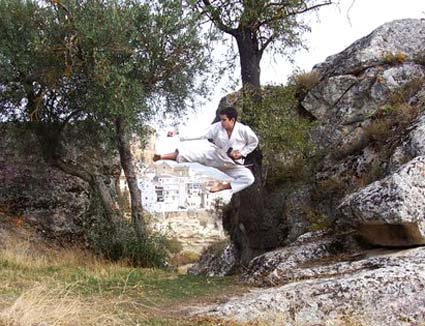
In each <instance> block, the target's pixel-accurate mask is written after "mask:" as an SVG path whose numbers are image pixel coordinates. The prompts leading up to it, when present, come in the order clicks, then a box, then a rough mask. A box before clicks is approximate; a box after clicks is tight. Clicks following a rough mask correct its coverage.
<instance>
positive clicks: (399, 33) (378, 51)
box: [314, 19, 425, 76]
mask: <svg viewBox="0 0 425 326" xmlns="http://www.w3.org/2000/svg"><path fill="white" fill-rule="evenodd" d="M424 44H425V21H424V20H422V19H402V20H396V21H392V22H389V23H386V24H384V25H382V26H381V27H379V28H377V29H376V30H374V31H373V32H372V33H371V34H369V35H367V36H365V37H363V38H361V39H359V40H358V41H356V42H354V43H353V44H352V45H351V46H349V47H348V48H347V49H345V50H344V51H342V52H340V53H338V54H336V55H333V56H330V57H328V58H327V59H326V61H325V62H323V63H321V64H318V65H316V66H315V67H314V69H317V70H319V71H320V72H321V73H322V74H324V75H327V76H332V75H346V74H353V75H356V74H358V73H359V72H362V71H364V70H366V69H367V68H369V67H372V66H376V65H380V64H382V62H384V61H386V56H387V55H388V54H404V55H406V58H407V60H409V61H410V60H412V61H413V60H414V59H415V58H417V59H422V57H423V50H424Z"/></svg>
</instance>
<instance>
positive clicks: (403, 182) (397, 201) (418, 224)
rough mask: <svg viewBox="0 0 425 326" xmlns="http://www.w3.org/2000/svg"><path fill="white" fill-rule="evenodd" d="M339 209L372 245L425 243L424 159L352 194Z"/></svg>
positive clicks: (413, 162)
mask: <svg viewBox="0 0 425 326" xmlns="http://www.w3.org/2000/svg"><path fill="white" fill-rule="evenodd" d="M340 210H341V212H342V214H343V215H344V217H345V219H346V222H348V223H351V224H352V225H354V226H356V227H358V228H359V230H360V232H361V233H362V234H363V235H364V236H365V237H366V238H367V239H368V240H369V241H370V242H371V243H374V244H378V245H385V246H409V245H418V244H425V219H424V212H425V156H418V157H416V158H415V159H413V160H412V161H410V162H409V163H407V164H405V165H403V166H402V167H401V168H400V169H399V170H398V171H397V172H395V173H394V174H392V175H390V176H388V177H386V178H384V179H383V180H379V181H376V182H374V183H372V184H370V185H369V186H367V187H366V188H364V189H362V190H361V191H359V192H356V193H353V194H351V195H349V196H348V197H347V198H345V199H344V201H343V202H342V203H341V205H340Z"/></svg>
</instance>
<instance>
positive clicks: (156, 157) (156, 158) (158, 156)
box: [152, 154, 161, 162]
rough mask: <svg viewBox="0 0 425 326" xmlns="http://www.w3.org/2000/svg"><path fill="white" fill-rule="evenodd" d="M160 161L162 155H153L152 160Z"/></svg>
mask: <svg viewBox="0 0 425 326" xmlns="http://www.w3.org/2000/svg"><path fill="white" fill-rule="evenodd" d="M160 159H161V155H159V154H154V155H153V158H152V160H153V161H154V162H156V161H159V160H160Z"/></svg>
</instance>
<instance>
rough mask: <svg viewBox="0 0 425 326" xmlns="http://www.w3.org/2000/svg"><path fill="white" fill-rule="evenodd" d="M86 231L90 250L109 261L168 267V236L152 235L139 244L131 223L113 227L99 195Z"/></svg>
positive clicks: (94, 201) (151, 233)
mask: <svg viewBox="0 0 425 326" xmlns="http://www.w3.org/2000/svg"><path fill="white" fill-rule="evenodd" d="M85 229H86V230H85V234H86V239H87V243H88V246H89V248H90V249H91V250H93V251H94V253H95V254H97V255H100V256H102V257H104V258H106V259H109V260H112V261H124V262H127V263H128V264H131V265H133V266H140V267H165V266H167V265H168V252H169V251H168V243H169V242H168V241H167V239H166V237H165V236H163V235H161V234H159V233H155V232H153V231H149V232H148V233H147V234H146V237H145V238H144V239H142V240H139V239H138V237H137V235H136V232H135V230H134V227H133V225H132V224H131V223H130V221H129V220H126V219H123V220H121V221H120V222H119V224H118V225H111V224H110V223H109V221H108V220H107V219H106V218H105V216H104V214H103V209H102V207H101V205H100V202H99V200H98V198H97V196H96V195H95V196H93V198H92V202H91V222H90V223H87V224H85Z"/></svg>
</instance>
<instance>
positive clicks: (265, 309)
mask: <svg viewBox="0 0 425 326" xmlns="http://www.w3.org/2000/svg"><path fill="white" fill-rule="evenodd" d="M318 237H319V238H320V234H314V235H310V236H304V237H303V239H300V242H299V243H298V248H297V249H296V251H297V252H298V254H297V253H295V258H294V259H290V260H289V261H286V259H287V258H288V257H290V255H291V250H292V249H288V248H287V249H281V250H279V251H275V252H274V253H272V254H267V256H260V257H258V258H257V259H256V260H259V261H262V262H263V264H256V263H254V262H252V266H251V270H250V272H248V274H249V275H251V278H250V279H249V280H251V281H253V282H258V280H259V278H258V276H259V275H261V274H263V273H265V271H266V270H267V273H265V274H264V275H265V278H264V279H265V280H267V279H270V277H272V278H273V282H274V283H275V284H279V285H280V286H278V287H272V288H267V289H264V288H255V289H252V290H251V291H250V293H248V294H246V295H243V296H241V297H234V298H232V299H230V300H229V301H228V302H226V303H223V304H220V305H217V306H208V307H195V308H193V309H192V310H191V313H192V314H194V315H199V314H201V315H210V316H216V317H221V318H224V319H231V320H236V321H237V322H239V323H243V322H257V323H258V324H260V325H270V326H272V325H276V326H277V325H300V326H313V325H314V326H316V325H361V326H366V325H369V326H371V325H376V326H382V325H392V326H396V325H397V326H398V325H400V326H402V325H403V326H407V325H420V324H421V322H423V320H424V318H425V308H424V303H425V291H424V287H425V248H415V249H408V250H402V251H396V250H394V251H390V250H383V249H375V250H363V251H357V253H356V254H347V253H346V254H345V255H342V253H343V252H344V251H343V250H342V251H341V250H337V251H335V250H333V249H332V246H330V247H327V246H326V245H325V246H323V244H324V243H327V244H329V243H331V242H332V241H336V242H340V240H337V239H334V240H332V239H331V238H327V239H326V238H323V239H322V241H319V242H318V241H317V240H318V239H317V238H318ZM314 243H316V246H315V245H314ZM300 253H304V254H301V255H300ZM309 253H311V255H312V256H311V257H315V256H316V253H320V254H319V256H317V257H316V258H317V259H316V258H314V259H311V257H307V256H308V254H309ZM301 257H304V258H307V259H304V258H301ZM267 263H270V264H274V265H277V266H279V268H278V272H277V270H276V269H275V267H273V268H268V267H267ZM269 266H270V265H269ZM245 277H248V275H246V276H245Z"/></svg>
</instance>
